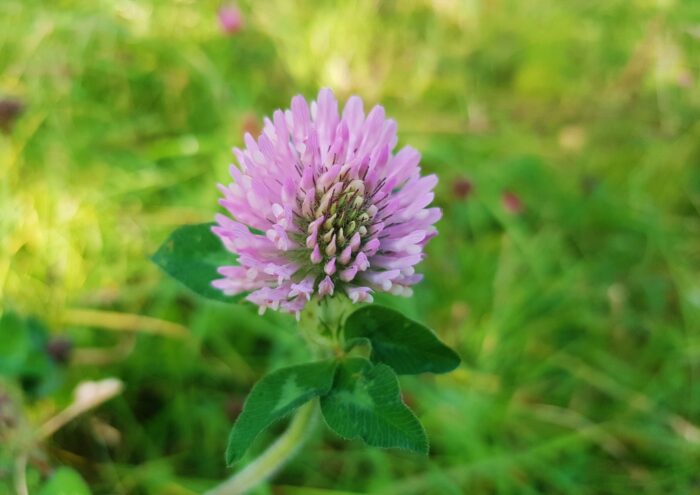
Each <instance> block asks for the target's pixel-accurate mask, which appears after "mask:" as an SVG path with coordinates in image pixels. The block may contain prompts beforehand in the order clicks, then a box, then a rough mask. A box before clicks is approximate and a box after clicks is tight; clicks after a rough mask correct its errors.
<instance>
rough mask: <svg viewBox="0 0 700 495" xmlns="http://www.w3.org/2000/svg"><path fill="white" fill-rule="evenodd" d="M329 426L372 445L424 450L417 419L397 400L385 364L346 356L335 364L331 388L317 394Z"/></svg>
mask: <svg viewBox="0 0 700 495" xmlns="http://www.w3.org/2000/svg"><path fill="white" fill-rule="evenodd" d="M321 411H322V412H323V417H324V418H325V420H326V423H327V424H328V426H330V428H331V429H332V430H333V431H335V432H336V433H337V434H338V435H340V436H341V437H344V438H361V439H362V440H364V441H365V442H366V443H367V444H369V445H372V446H375V447H384V448H399V449H405V450H410V451H413V452H417V453H419V454H427V453H428V439H427V437H426V435H425V430H423V426H422V425H421V424H420V421H418V418H416V417H415V415H414V414H413V413H412V412H411V410H410V409H409V408H408V407H407V406H406V404H404V403H403V401H402V400H401V391H400V389H399V381H398V378H397V377H396V375H395V374H394V372H393V371H392V370H391V368H389V367H388V366H386V365H383V364H378V365H376V366H375V365H373V364H372V363H370V362H369V361H367V360H366V359H364V358H348V359H346V360H345V361H343V362H341V363H340V364H339V365H338V370H337V371H336V374H335V380H334V381H333V388H332V389H331V391H330V392H329V393H328V394H326V395H325V396H323V397H321Z"/></svg>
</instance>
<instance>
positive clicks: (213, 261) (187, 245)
mask: <svg viewBox="0 0 700 495" xmlns="http://www.w3.org/2000/svg"><path fill="white" fill-rule="evenodd" d="M213 225H214V224H213V223H201V224H196V225H184V226H182V227H179V228H178V229H176V230H175V231H174V232H173V233H172V234H170V237H168V239H167V240H166V241H165V242H164V243H163V245H162V246H161V247H160V248H159V249H158V251H157V252H156V253H155V254H154V255H153V256H152V257H151V259H152V260H153V262H154V263H155V264H157V265H158V266H159V267H161V268H162V269H163V271H165V272H166V273H167V274H168V275H170V276H171V277H173V278H175V279H177V280H178V281H180V282H181V283H182V284H184V285H185V286H187V287H188V288H190V289H192V290H193V291H194V292H196V293H197V294H199V295H201V296H204V297H206V298H209V299H214V300H216V301H222V302H235V301H238V300H240V299H241V298H242V297H244V294H238V295H236V296H227V295H225V294H224V293H223V292H221V291H220V290H219V289H216V288H214V287H212V285H211V283H212V281H213V280H215V279H218V278H221V275H219V273H218V272H217V268H219V267H220V266H230V265H235V264H236V255H235V254H233V253H231V252H229V251H227V250H226V248H225V247H224V245H223V244H222V243H221V240H220V239H219V238H218V237H217V236H216V235H215V234H214V233H213V232H212V231H211V228H212V226H213Z"/></svg>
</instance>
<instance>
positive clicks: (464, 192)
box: [452, 177, 474, 200]
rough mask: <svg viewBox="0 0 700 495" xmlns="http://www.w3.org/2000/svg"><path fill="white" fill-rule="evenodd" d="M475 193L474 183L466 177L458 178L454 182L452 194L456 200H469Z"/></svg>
mask: <svg viewBox="0 0 700 495" xmlns="http://www.w3.org/2000/svg"><path fill="white" fill-rule="evenodd" d="M473 192H474V183H473V182H472V181H470V180H469V179H466V178H464V177H458V178H456V179H455V180H454V182H452V194H453V195H454V197H455V198H456V199H460V200H463V199H469V196H471V195H472V193H473Z"/></svg>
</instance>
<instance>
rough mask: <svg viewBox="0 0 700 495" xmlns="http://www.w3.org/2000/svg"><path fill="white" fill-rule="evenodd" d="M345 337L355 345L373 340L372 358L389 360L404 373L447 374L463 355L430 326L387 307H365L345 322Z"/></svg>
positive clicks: (396, 369) (349, 342) (389, 363)
mask: <svg viewBox="0 0 700 495" xmlns="http://www.w3.org/2000/svg"><path fill="white" fill-rule="evenodd" d="M345 339H346V341H347V342H348V345H349V346H350V347H352V346H353V345H355V344H356V343H358V342H362V341H364V340H366V341H369V343H370V344H371V346H372V354H371V356H370V359H371V360H372V361H373V362H375V363H385V364H388V365H389V366H391V367H392V368H393V369H394V371H396V373H398V374H400V375H414V374H418V373H425V372H432V373H447V372H448V371H452V370H453V369H455V368H456V367H457V366H459V362H460V359H459V356H458V355H457V353H456V352H455V351H453V350H452V349H450V348H449V347H447V346H446V345H445V344H443V343H442V342H440V340H438V338H437V337H436V336H435V334H434V333H433V332H432V331H431V330H430V329H429V328H427V327H425V326H423V325H421V324H420V323H417V322H415V321H413V320H410V319H408V318H406V317H405V316H403V315H402V314H401V313H399V312H398V311H394V310H393V309H389V308H385V307H383V306H377V305H371V306H364V307H361V308H360V309H358V310H356V311H355V312H353V313H352V314H351V315H350V316H349V317H348V318H347V320H346V321H345Z"/></svg>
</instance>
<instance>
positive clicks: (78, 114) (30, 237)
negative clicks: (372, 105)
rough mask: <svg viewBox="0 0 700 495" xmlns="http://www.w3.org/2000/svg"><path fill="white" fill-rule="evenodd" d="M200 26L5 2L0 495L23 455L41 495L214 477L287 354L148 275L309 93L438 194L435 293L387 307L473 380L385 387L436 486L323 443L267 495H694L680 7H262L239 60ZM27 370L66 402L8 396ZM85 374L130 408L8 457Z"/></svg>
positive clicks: (180, 8)
mask: <svg viewBox="0 0 700 495" xmlns="http://www.w3.org/2000/svg"><path fill="white" fill-rule="evenodd" d="M219 6H220V5H219V4H218V3H216V2H213V1H202V2H199V1H191V0H180V1H164V0H163V1H157V0H144V1H133V0H109V1H108V0H98V1H87V0H58V1H38V0H3V1H2V2H0V300H1V301H2V308H3V309H2V311H3V312H4V314H3V320H2V321H3V323H2V328H0V339H1V340H2V344H1V345H0V356H1V357H0V359H2V360H3V361H2V362H1V363H0V369H1V370H3V376H2V380H0V383H1V384H0V439H1V440H2V442H0V492H2V493H5V492H7V491H10V490H11V487H12V486H13V481H12V477H13V476H12V473H14V472H15V470H16V467H17V460H18V459H20V458H21V456H20V455H19V454H21V453H23V452H25V453H26V451H27V450H28V449H29V450H31V453H30V455H29V456H28V459H27V466H28V467H27V469H26V473H27V485H28V486H29V488H30V493H34V492H37V493H41V492H39V491H38V490H39V488H38V487H40V486H45V483H46V480H47V479H49V478H50V474H51V472H52V470H53V469H54V468H56V467H57V466H60V465H66V466H70V467H71V468H72V469H74V470H75V471H77V472H79V473H80V475H81V476H82V478H83V479H85V480H86V481H87V483H88V484H89V486H90V488H91V490H92V492H93V493H95V494H115V493H116V494H150V493H153V494H156V493H158V494H160V493H167V494H181V493H193V492H194V493H197V492H199V491H201V490H203V489H205V488H207V487H209V486H212V485H213V484H214V483H215V482H216V481H217V480H219V479H221V478H223V477H224V476H226V475H227V473H228V471H227V469H226V467H225V463H224V456H223V451H224V448H225V446H226V438H227V434H228V431H229V429H230V426H231V423H232V420H233V419H234V418H235V417H236V416H237V415H238V413H239V411H240V408H241V405H242V401H243V400H244V398H245V395H246V394H247V392H248V391H249V389H250V387H251V385H252V383H254V382H255V380H256V379H257V378H258V377H259V376H260V375H261V374H263V373H264V372H265V371H266V370H267V369H269V368H278V367H282V366H286V365H290V364H294V363H298V362H300V361H301V360H302V359H303V358H304V357H305V352H306V351H305V350H304V349H303V346H302V345H301V342H300V340H299V339H298V337H297V335H296V334H295V331H294V322H293V319H291V318H289V317H286V316H280V315H277V314H268V315H266V316H265V317H264V318H260V317H258V316H257V314H256V313H255V310H254V309H253V308H250V307H247V306H245V305H240V306H239V305H230V306H229V305H225V304H219V303H216V302H207V301H205V300H202V299H199V298H197V297H196V296H194V295H193V294H192V293H190V292H187V290H186V289H184V288H182V287H181V286H179V285H177V284H176V283H174V282H171V281H170V280H168V279H167V278H165V277H163V276H162V275H161V273H159V271H158V269H157V268H156V267H155V266H153V265H152V264H151V263H150V262H149V261H148V256H149V255H150V254H152V253H153V252H154V251H155V249H156V248H157V246H158V245H160V243H161V242H162V241H163V240H164V239H165V237H166V235H167V233H168V232H170V231H171V230H173V228H175V227H176V226H178V225H180V224H184V223H197V222H207V221H211V219H212V216H213V214H214V212H215V211H216V208H217V207H216V200H217V196H218V193H217V190H216V188H215V184H216V182H218V181H228V178H227V164H228V163H229V161H230V160H231V155H230V154H229V149H230V147H231V146H233V145H238V144H240V143H241V142H242V134H243V132H244V131H251V132H253V133H254V132H256V131H257V130H258V129H259V126H260V121H261V118H262V116H263V115H266V114H269V113H270V112H271V111H272V110H273V109H275V108H276V107H280V106H286V105H287V104H288V102H289V99H290V97H291V96H292V95H294V94H295V93H297V92H302V93H304V94H305V95H306V96H313V95H314V94H315V93H316V91H317V89H318V88H319V87H320V86H323V85H328V86H331V87H333V88H334V89H335V91H336V92H337V94H338V95H339V96H340V97H341V98H345V97H346V96H347V95H349V94H351V93H358V94H360V95H362V96H363V97H364V98H365V99H366V100H367V101H370V102H380V101H381V102H382V103H383V104H384V105H385V107H386V108H387V113H388V114H389V115H391V116H393V117H395V118H396V119H397V121H398V124H399V133H400V137H401V139H402V141H403V142H404V143H409V142H410V143H411V144H412V145H413V146H415V147H416V148H418V149H420V150H421V151H422V152H423V155H424V161H423V163H424V168H425V170H426V171H429V172H435V173H437V174H438V175H439V177H440V180H441V182H440V185H439V188H438V194H437V200H436V201H437V202H438V203H439V205H440V206H441V207H442V208H444V219H443V220H442V221H441V222H440V224H439V226H438V227H439V229H440V236H439V237H438V238H436V239H435V240H434V241H432V242H431V244H430V246H429V256H428V258H427V260H426V261H425V263H424V264H423V265H422V270H423V272H424V273H425V274H426V281H425V282H424V283H422V284H421V285H420V286H419V287H418V288H417V290H416V295H415V296H414V297H413V298H412V299H411V300H397V299H389V298H382V302H383V303H385V304H388V305H392V306H394V307H399V308H401V309H402V310H404V311H406V312H408V313H410V314H411V315H412V316H414V317H415V318H417V319H418V320H421V321H424V322H426V323H427V324H429V326H431V327H432V328H435V329H436V331H437V333H438V334H439V335H440V337H441V338H442V339H443V340H445V341H446V342H448V343H449V344H450V345H452V346H453V347H454V348H456V349H458V350H459V352H460V355H461V357H462V361H463V362H462V365H461V366H460V368H458V369H457V370H456V371H455V372H453V373H452V374H449V375H445V376H440V377H431V376H421V377H418V378H411V377H408V378H406V377H404V378H402V385H403V388H404V390H405V397H404V399H405V400H406V402H407V403H408V404H409V405H410V406H411V407H412V408H413V409H414V410H415V411H416V412H417V414H418V416H419V417H420V419H421V421H422V422H423V423H424V424H425V427H426V430H427V431H428V432H429V434H430V440H431V456H430V458H429V459H427V460H426V459H421V458H417V457H414V456H412V455H410V454H407V453H401V452H384V451H380V450H376V449H367V448H365V447H363V446H362V445H361V444H360V443H359V442H357V443H349V444H348V443H345V442H342V441H340V440H339V439H338V438H336V437H334V436H333V435H332V434H330V433H325V434H323V433H321V432H320V431H319V433H318V434H317V435H316V436H315V437H314V438H313V439H312V440H311V442H310V443H309V444H308V445H307V447H306V448H305V449H304V450H303V452H302V453H301V454H300V455H299V456H298V457H297V458H296V459H295V460H294V461H293V462H292V463H291V464H290V465H289V466H288V467H287V468H286V469H285V470H284V471H283V472H282V473H280V475H279V476H278V477H277V478H276V479H275V480H274V481H273V482H272V484H271V486H272V487H262V488H261V489H260V490H258V493H260V494H264V493H272V492H273V491H274V493H285V494H304V493H325V494H340V493H348V492H350V493H352V492H355V493H382V494H392V493H397V494H401V495H409V494H419V495H422V494H441V495H442V494H459V493H471V494H496V493H498V494H510V493H566V494H588V493H591V494H594V493H595V494H598V493H611V494H627V493H631V492H634V493H645V494H657V493H659V494H661V493H663V494H666V493H690V492H693V491H696V490H698V487H699V486H700V475H698V469H697V466H698V465H700V429H699V427H700V393H698V380H699V379H700V376H699V374H698V369H699V366H700V218H699V213H700V2H697V1H696V0H658V1H651V0H591V1H585V2H584V1H574V0H567V1H549V0H528V1H516V0H462V1H458V0H432V1H431V0H401V1H398V0H397V1H393V2H391V1H387V2H381V1H377V0H356V1H353V2H311V1H298V2H289V1H286V0H269V1H258V2H249V3H248V2H245V3H244V2H241V3H240V8H241V11H242V13H243V16H244V23H243V25H242V28H241V29H240V30H239V31H237V32H228V33H227V32H225V31H223V30H222V29H221V28H220V26H219V24H218V20H217V9H218V8H219ZM8 315H11V316H8ZM8 318H9V319H8ZM37 319H38V320H41V321H42V322H43V324H42V326H46V328H48V332H49V334H47V335H45V336H44V337H41V338H39V339H38V340H37V339H36V336H37V335H39V334H40V333H41V332H39V333H36V332H34V331H32V330H30V329H29V327H30V326H31V325H30V324H29V323H28V322H31V321H38V320H37ZM10 320H12V321H14V322H15V323H16V324H15V323H13V324H9V323H8V324H6V323H7V322H8V321H10ZM18 322H19V323H18ZM18 329H23V330H18ZM18 332H23V333H22V335H17V333H18ZM42 339H44V340H42ZM56 339H59V341H61V342H63V344H64V345H63V346H61V345H58V346H57V345H56V344H55V340H56ZM22 342H24V343H25V344H27V347H22V346H24V345H25V344H22ZM30 344H31V345H30ZM67 344H70V345H67ZM15 345H18V346H20V347H21V349H24V350H17V349H20V347H13V346H15ZM57 347H58V350H60V351H62V352H61V353H59V354H60V355H61V359H58V360H56V358H55V353H56V350H57V349H56V348H57ZM13 349H14V350H13ZM69 349H70V352H67V351H68V350H69ZM6 350H7V355H10V354H11V353H12V356H14V357H12V358H11V359H10V360H8V358H7V357H6V356H5V354H4V352H5V351H6ZM25 352H26V353H27V354H26V355H25V354H22V355H23V356H25V358H26V357H27V356H30V355H33V356H39V357H36V359H38V361H36V362H40V361H41V362H44V363H46V364H45V366H46V367H45V368H44V370H47V369H49V368H51V369H55V371H56V372H57V373H59V372H60V374H61V376H63V381H56V382H53V383H49V382H50V381H51V380H49V381H48V382H47V381H45V379H48V378H52V377H54V376H56V377H57V376H58V374H56V375H54V373H53V372H51V373H44V372H40V373H39V375H38V378H37V375H36V374H34V375H32V376H33V377H34V378H33V379H32V380H29V382H31V383H29V382H28V381H27V379H23V378H22V376H25V375H23V373H26V372H27V369H29V370H30V371H32V370H35V368H32V367H31V366H30V367H29V368H22V369H20V368H21V366H25V365H26V366H28V365H27V361H22V362H23V363H24V364H22V365H20V364H17V363H19V362H20V361H21V359H20V358H18V357H17V356H19V354H21V353H25ZM42 353H44V354H42ZM52 356H53V357H52ZM67 356H69V357H70V360H69V361H68V362H66V359H67ZM42 366H44V365H42ZM10 367H11V368H12V371H8V370H9V369H10ZM22 370H24V371H22ZM32 373H34V371H32ZM42 373H44V374H42ZM104 376H116V377H119V378H120V379H121V380H123V381H124V383H125V390H124V392H123V394H121V395H120V396H119V397H117V398H115V399H113V400H111V401H110V402H107V403H105V404H104V405H102V406H101V407H100V408H99V409H97V410H96V411H93V412H89V413H87V414H84V415H82V416H80V417H79V418H77V419H75V420H74V421H71V422H70V423H68V424H67V425H66V426H65V427H64V428H62V429H60V430H59V431H58V432H57V433H56V434H55V435H53V437H52V438H51V439H50V440H49V441H47V442H42V443H41V445H39V446H36V447H32V448H31V449H30V448H29V447H28V445H31V442H30V441H29V440H28V439H30V438H31V431H32V428H35V427H36V426H38V425H40V424H42V423H43V422H44V421H46V420H47V419H48V418H50V417H52V416H53V415H54V414H55V413H56V412H57V411H59V410H60V409H61V408H62V407H64V406H66V405H67V404H68V403H69V402H70V396H71V392H72V388H73V387H74V386H75V384H76V383H78V381H79V380H83V379H98V378H100V377H104ZM32 384H33V386H32ZM37 384H45V385H47V386H46V387H43V388H41V387H39V388H37V387H36V385H37ZM49 385H50V386H49ZM280 426H281V425H280ZM270 438H271V434H266V435H262V436H261V438H260V439H258V441H257V442H256V443H255V445H254V448H253V449H252V450H253V454H254V453H255V452H256V451H259V450H260V449H261V448H262V447H263V446H264V445H265V444H266V442H268V441H269V440H270ZM253 454H249V455H253ZM71 473H73V474H74V473H75V472H74V471H72V472H71ZM64 476H65V475H64ZM70 476H71V477H72V474H71V475H70ZM49 483H51V482H50V481H49ZM54 483H56V482H54ZM301 487H314V488H316V490H315V491H313V492H311V491H308V490H306V489H303V488H301Z"/></svg>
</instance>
